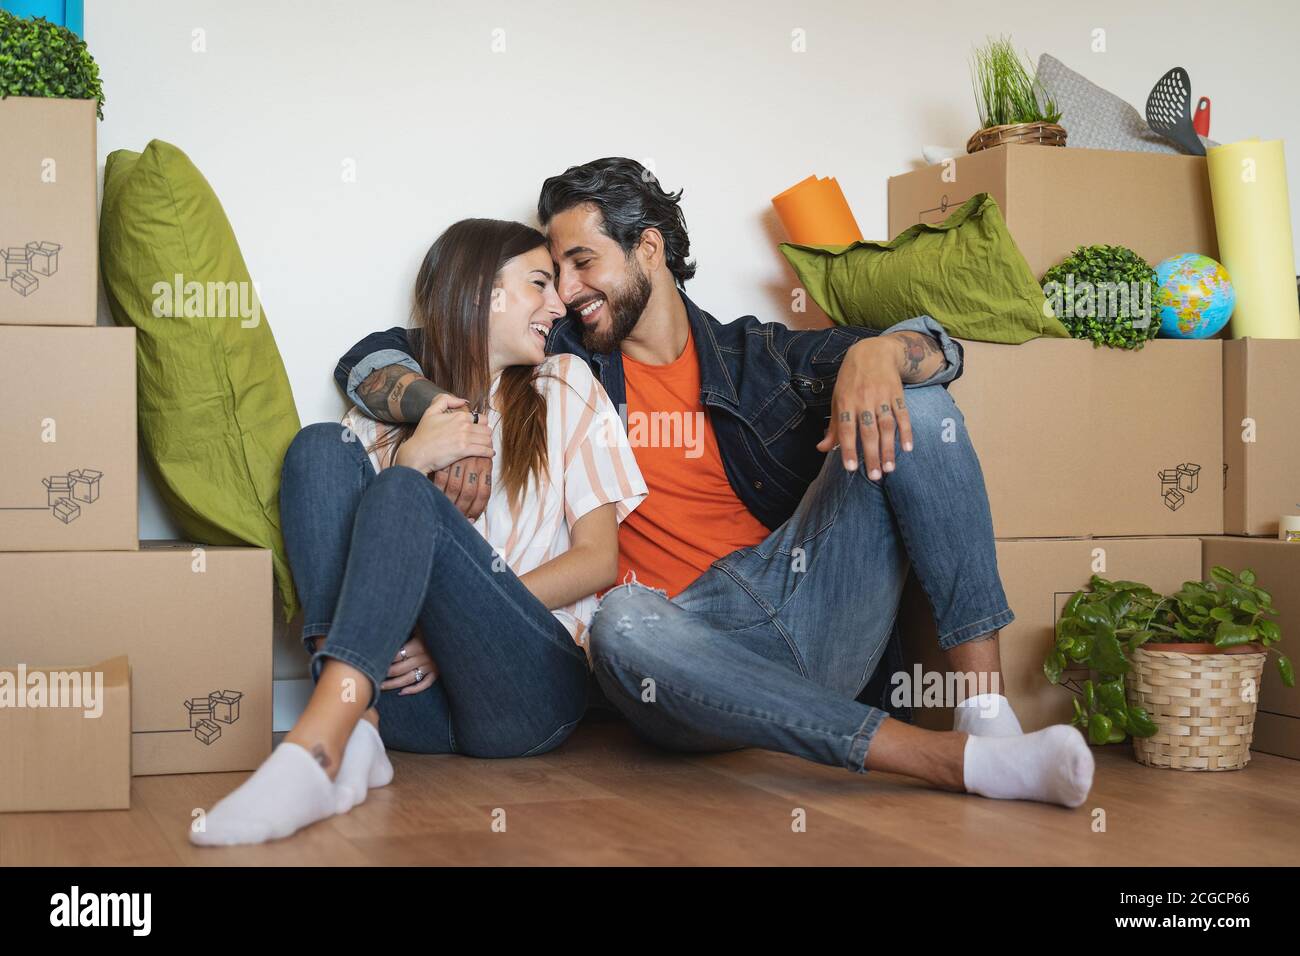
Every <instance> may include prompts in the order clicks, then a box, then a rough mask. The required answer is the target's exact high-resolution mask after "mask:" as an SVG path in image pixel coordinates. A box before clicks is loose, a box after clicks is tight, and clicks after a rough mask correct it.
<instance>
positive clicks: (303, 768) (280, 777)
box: [190, 743, 338, 846]
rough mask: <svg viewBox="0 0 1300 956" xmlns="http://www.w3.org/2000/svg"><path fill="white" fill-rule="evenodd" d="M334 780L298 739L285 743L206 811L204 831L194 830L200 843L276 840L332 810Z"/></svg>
mask: <svg viewBox="0 0 1300 956" xmlns="http://www.w3.org/2000/svg"><path fill="white" fill-rule="evenodd" d="M337 803H338V795H337V792H336V791H335V789H334V782H333V781H332V780H330V778H329V776H328V775H327V774H326V773H325V771H324V770H323V769H321V766H320V764H318V763H317V762H316V759H315V758H314V757H312V755H311V754H309V753H308V752H307V751H306V750H304V749H303V748H302V747H299V746H298V745H297V744H291V743H282V744H280V746H278V747H276V748H275V750H273V751H271V756H269V757H267V758H266V760H264V761H263V762H262V766H260V767H258V768H257V770H256V771H255V772H254V773H253V775H252V776H251V777H249V778H248V779H247V780H245V781H244V782H243V783H242V784H240V785H239V786H238V787H237V788H236V789H235V790H234V791H232V792H231V793H229V794H228V795H227V796H226V797H225V798H224V799H222V800H221V801H219V802H218V803H217V805H216V806H215V807H213V808H212V810H211V811H210V812H209V813H208V815H207V818H206V819H205V821H204V829H203V831H202V832H196V831H195V830H193V829H191V830H190V842H191V843H197V844H198V845H199V846H230V845H232V844H236V843H265V842H266V841H267V840H278V839H280V838H281V837H287V836H288V835H289V834H291V833H293V832H295V831H297V830H300V829H302V828H303V827H305V826H307V825H308V824H311V823H315V822H316V821H317V820H324V819H325V818H326V817H329V816H333V815H334V813H335V808H336V806H337Z"/></svg>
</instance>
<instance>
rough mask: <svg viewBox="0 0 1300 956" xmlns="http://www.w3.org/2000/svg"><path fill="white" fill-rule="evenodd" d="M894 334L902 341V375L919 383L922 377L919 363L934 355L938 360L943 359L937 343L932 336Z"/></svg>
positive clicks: (907, 333) (915, 333) (911, 333)
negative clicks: (936, 355)
mask: <svg viewBox="0 0 1300 956" xmlns="http://www.w3.org/2000/svg"><path fill="white" fill-rule="evenodd" d="M895 334H896V335H897V336H898V337H899V338H901V339H902V340H903V362H904V366H905V368H904V374H905V375H906V376H908V377H911V378H914V380H916V381H920V380H921V379H922V378H923V377H924V376H922V375H921V363H922V362H924V361H925V360H926V359H928V358H929V357H930V356H931V355H934V354H935V353H938V354H939V356H940V358H942V357H943V352H942V350H941V349H940V348H939V343H938V342H936V341H935V340H934V337H933V336H930V335H923V334H921V333H920V332H896V333H895Z"/></svg>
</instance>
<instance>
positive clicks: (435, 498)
mask: <svg viewBox="0 0 1300 956" xmlns="http://www.w3.org/2000/svg"><path fill="white" fill-rule="evenodd" d="M280 516H281V525H282V527H283V531H284V543H285V548H286V550H287V551H288V554H289V564H290V566H291V567H292V568H293V577H294V583H295V584H296V586H297V590H298V595H299V597H300V598H301V599H302V604H303V614H304V621H305V622H306V623H305V626H304V627H303V641H304V643H305V644H306V645H307V649H308V650H309V651H310V650H311V649H312V642H313V641H314V640H315V638H316V637H318V636H321V635H328V638H327V640H326V641H325V644H324V645H323V646H322V647H321V648H320V650H319V651H317V652H316V653H315V654H313V656H312V661H311V665H312V671H311V673H312V677H313V678H317V679H318V678H319V676H320V670H321V667H322V666H323V665H324V663H325V660H326V659H328V658H335V659H337V660H340V661H344V662H345V663H348V664H350V665H352V666H353V667H355V668H357V669H358V670H360V671H361V672H362V673H364V674H365V675H366V677H367V678H369V681H368V683H369V684H370V686H369V687H366V688H361V689H359V690H358V693H360V694H365V695H367V696H368V697H369V698H370V700H371V703H372V705H374V706H376V707H377V708H378V710H379V733H380V736H382V737H383V740H384V744H385V745H386V746H387V747H390V748H392V749H394V750H406V751H413V752H415V753H461V754H468V755H471V756H475V757H526V756H531V755H533V754H540V753H545V752H546V751H548V750H551V749H553V748H554V747H557V746H559V745H560V744H561V743H563V742H564V740H565V739H566V738H567V737H568V736H569V734H570V733H571V732H572V731H573V728H574V727H575V726H576V725H577V723H578V721H579V719H580V718H581V717H582V715H583V712H584V711H585V709H586V706H587V695H588V678H589V674H588V669H587V658H586V655H585V654H584V653H583V650H582V648H580V647H578V645H577V644H575V643H574V641H573V638H572V637H570V636H569V632H568V630H567V629H566V628H565V627H564V625H563V624H561V623H560V622H559V621H558V620H557V619H556V617H555V615H553V614H552V613H551V612H550V611H548V610H547V609H546V606H545V605H544V604H542V602H541V601H539V600H538V599H537V598H536V597H534V596H533V594H532V593H531V592H530V591H529V590H528V589H527V588H526V587H525V586H524V585H523V583H522V582H521V581H520V580H519V578H518V577H516V576H515V574H514V572H513V571H511V570H510V569H509V568H508V567H506V568H501V569H500V570H497V569H496V567H494V559H495V557H496V555H495V553H494V552H493V550H492V547H491V545H489V544H488V543H487V541H486V540H485V539H484V537H483V536H482V535H481V534H479V532H478V531H477V530H476V529H475V528H474V526H473V525H472V524H470V523H469V521H467V520H466V519H465V516H464V515H462V514H461V513H460V512H459V511H457V510H456V506H455V505H453V504H452V503H451V501H450V499H448V498H447V496H446V495H444V494H443V493H442V492H441V491H439V490H438V489H437V488H435V487H434V485H433V483H432V482H430V481H429V479H428V478H426V477H425V476H424V475H422V474H420V472H418V471H416V470H415V469H414V468H405V467H402V466H400V465H398V466H393V467H391V468H385V469H384V470H383V471H382V472H379V473H378V474H376V472H375V469H374V466H373V465H372V464H371V463H370V459H369V458H368V457H367V455H366V453H365V451H364V449H363V448H362V447H361V442H360V441H356V440H352V441H347V440H345V429H344V427H343V426H342V425H340V424H338V423H336V422H321V423H318V424H315V425H308V426H307V427H306V428H304V429H303V430H302V431H300V432H299V433H298V435H297V437H295V438H294V440H293V443H292V444H291V445H290V446H289V450H288V452H287V453H286V455H285V459H284V469H283V477H282V480H281V488H280ZM417 622H418V623H419V625H420V634H421V637H422V638H423V639H424V643H425V645H426V647H428V650H429V653H430V655H431V656H432V657H433V660H434V663H435V664H436V665H437V667H438V679H437V680H436V681H434V683H433V686H432V687H430V688H429V689H428V690H424V691H420V692H419V693H415V694H407V695H401V694H399V693H398V692H397V690H396V689H394V690H388V691H383V692H382V693H381V692H380V691H379V685H380V684H381V683H382V682H383V681H384V680H385V679H386V677H387V674H388V667H389V663H390V662H391V661H392V660H393V658H394V657H395V656H396V655H397V652H398V649H399V648H400V647H401V646H402V645H403V644H405V643H406V642H407V641H408V640H409V639H410V637H411V631H412V629H413V628H414V627H415V625H416V623H417Z"/></svg>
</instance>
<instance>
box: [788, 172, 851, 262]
mask: <svg viewBox="0 0 1300 956" xmlns="http://www.w3.org/2000/svg"><path fill="white" fill-rule="evenodd" d="M772 205H773V206H775V207H776V214H777V216H778V217H779V218H780V220H781V224H782V225H783V226H785V231H786V232H787V233H789V235H790V241H791V242H796V243H799V244H800V245H811V246H831V245H839V246H847V245H848V244H849V243H851V242H857V241H858V240H859V239H861V238H862V230H861V229H859V228H858V221H857V220H856V219H854V218H853V210H851V209H849V204H848V201H847V200H845V198H844V193H843V192H842V191H841V190H840V184H839V183H838V182H836V181H835V177H833V176H832V177H830V178H827V179H818V178H817V177H816V176H809V177H808V178H807V179H805V180H803V181H802V182H800V183H796V184H795V185H793V186H791V187H790V188H789V189H787V190H786V191H785V192H783V193H781V194H780V195H779V196H773V197H772Z"/></svg>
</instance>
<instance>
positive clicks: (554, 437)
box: [343, 354, 647, 647]
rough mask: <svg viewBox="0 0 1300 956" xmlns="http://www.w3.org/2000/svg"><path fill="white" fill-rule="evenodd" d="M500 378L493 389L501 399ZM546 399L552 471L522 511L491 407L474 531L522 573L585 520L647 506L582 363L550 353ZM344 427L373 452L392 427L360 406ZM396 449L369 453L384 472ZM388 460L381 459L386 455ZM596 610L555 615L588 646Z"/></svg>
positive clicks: (588, 603) (624, 445)
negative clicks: (488, 463) (605, 509)
mask: <svg viewBox="0 0 1300 956" xmlns="http://www.w3.org/2000/svg"><path fill="white" fill-rule="evenodd" d="M499 382H500V378H497V379H496V380H494V381H493V383H492V390H491V398H492V399H495V397H496V391H497V385H498V384H499ZM536 384H537V389H538V391H539V392H541V393H542V394H543V395H545V397H546V439H547V453H548V461H549V473H548V474H547V475H545V476H544V477H543V481H542V483H541V487H540V488H539V487H538V485H537V483H535V482H534V483H530V485H529V487H528V489H527V491H526V492H525V493H524V495H523V497H522V501H521V502H520V507H519V508H518V509H517V510H516V509H513V508H512V507H511V505H510V501H509V496H508V495H507V494H506V492H505V489H504V488H503V487H502V486H501V481H500V475H501V427H500V426H501V415H500V413H498V412H497V410H496V409H495V407H491V406H493V405H494V404H495V403H494V402H493V401H489V406H490V408H489V413H488V424H489V425H490V426H491V428H492V444H493V447H494V448H495V449H496V455H495V456H494V457H493V459H492V495H491V497H490V498H489V499H488V504H487V508H485V509H484V511H483V514H481V515H480V516H479V518H478V520H477V521H475V522H474V527H475V528H476V529H477V530H478V532H479V533H480V534H482V535H483V537H484V538H486V539H487V542H488V544H490V545H491V546H492V550H493V551H494V552H495V553H496V555H497V556H498V557H499V558H501V559H503V560H504V561H505V563H506V564H507V565H508V566H509V568H510V569H511V570H512V571H514V573H515V574H516V575H521V576H522V575H524V574H527V573H528V572H529V571H531V570H533V569H534V568H536V567H539V566H540V565H542V564H545V563H546V562H547V561H549V560H551V559H552V558H554V557H556V556H557V555H559V554H562V553H563V552H564V551H567V550H568V548H569V546H570V543H571V539H570V529H571V528H572V527H573V525H574V524H575V523H576V522H577V521H578V519H579V518H581V517H582V516H583V515H585V514H587V513H588V512H589V511H592V510H594V509H595V508H598V507H600V506H601V505H603V504H609V503H613V504H614V505H615V513H616V515H617V518H618V520H619V521H620V522H622V521H623V519H624V518H626V517H627V516H628V515H629V514H631V513H632V511H633V510H635V509H636V507H637V506H638V505H639V504H641V502H642V501H644V500H645V497H646V493H647V489H646V484H645V480H644V479H643V478H642V477H641V471H640V469H638V468H637V464H636V457H635V456H634V455H633V453H632V448H631V446H630V445H629V443H628V440H627V433H626V431H625V430H624V427H623V422H622V420H621V419H620V418H619V416H618V412H617V411H616V410H615V408H614V405H613V403H612V402H611V401H610V399H609V396H608V395H607V394H606V393H605V389H604V388H603V387H602V386H601V384H600V382H598V381H597V380H596V377H595V376H594V375H593V374H592V373H591V369H590V368H588V367H587V365H586V363H584V362H583V361H582V360H581V359H580V358H577V357H576V356H573V355H569V354H562V355H552V356H550V357H548V358H547V359H546V361H545V362H543V363H542V366H541V368H540V369H539V371H538V378H537V381H536ZM343 424H344V425H346V426H347V427H348V428H350V429H351V430H352V432H353V433H354V434H355V436H356V437H357V438H358V439H359V440H361V441H362V442H363V443H364V447H365V448H367V449H371V448H372V447H373V445H374V444H375V442H376V441H377V440H378V439H379V438H382V437H383V436H384V435H386V434H387V432H388V430H389V429H390V428H391V426H389V425H386V424H383V423H380V422H376V421H375V420H374V419H372V418H370V417H368V416H367V415H365V414H364V413H363V412H361V411H360V409H358V408H357V407H356V406H353V407H352V408H351V409H349V410H348V413H347V414H346V415H344V416H343ZM390 454H391V448H385V449H382V450H381V451H380V452H378V453H376V452H374V451H371V452H370V461H371V464H372V465H374V467H375V471H376V472H378V471H379V470H381V469H382V468H384V467H385V466H386V465H387V464H389V457H390ZM381 456H382V457H383V459H384V460H383V461H382V462H381V461H380V457H381ZM595 610H596V597H595V595H588V596H587V597H584V598H581V599H580V600H578V601H577V602H575V603H574V604H571V605H569V606H568V607H564V608H557V609H556V610H554V611H552V612H551V613H553V614H554V615H555V616H556V618H558V619H559V621H560V622H561V623H562V624H563V625H564V626H565V628H566V629H567V630H568V631H569V634H570V635H571V636H572V637H573V639H574V641H576V642H577V643H578V644H579V645H581V646H584V647H585V646H586V643H587V639H586V632H587V628H588V626H589V625H590V623H591V615H592V614H593V613H594V612H595Z"/></svg>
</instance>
